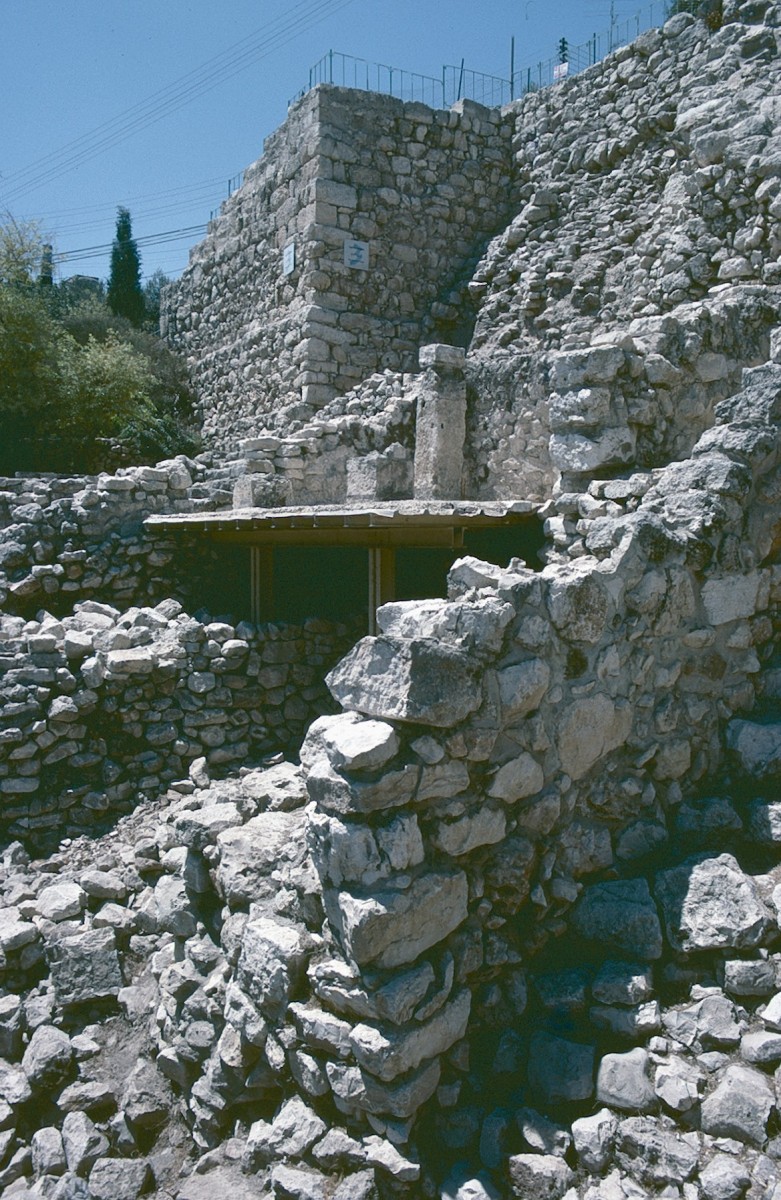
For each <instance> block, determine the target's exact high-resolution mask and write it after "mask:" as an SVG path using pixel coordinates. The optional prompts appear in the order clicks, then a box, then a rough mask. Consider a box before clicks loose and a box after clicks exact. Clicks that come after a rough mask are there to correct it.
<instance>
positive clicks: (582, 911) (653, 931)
mask: <svg viewBox="0 0 781 1200" xmlns="http://www.w3.org/2000/svg"><path fill="white" fill-rule="evenodd" d="M572 921H573V927H574V929H575V930H576V932H577V933H578V934H579V935H580V936H581V937H584V938H586V939H587V940H589V941H594V942H598V943H600V944H601V945H603V946H605V947H606V948H608V949H610V950H612V951H618V952H623V953H626V954H640V955H642V956H643V958H646V959H651V960H653V959H657V958H659V957H660V956H661V953H662V928H661V925H660V924H659V917H658V914H657V911H656V906H655V904H654V902H653V900H652V899H651V893H650V892H649V890H648V884H647V883H646V882H645V880H644V879H625V880H616V881H615V882H611V883H597V884H593V885H592V886H591V887H589V888H586V889H585V890H584V892H583V895H582V897H581V899H580V900H579V901H578V904H577V905H576V907H575V909H574V912H573V915H572Z"/></svg>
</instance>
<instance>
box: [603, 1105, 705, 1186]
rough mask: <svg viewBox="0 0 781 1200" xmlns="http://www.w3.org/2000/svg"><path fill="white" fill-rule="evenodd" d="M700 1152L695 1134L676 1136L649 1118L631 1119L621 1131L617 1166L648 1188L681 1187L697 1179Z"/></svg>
mask: <svg viewBox="0 0 781 1200" xmlns="http://www.w3.org/2000/svg"><path fill="white" fill-rule="evenodd" d="M698 1151H699V1144H698V1138H697V1134H696V1133H695V1134H692V1133H685V1134H682V1135H681V1134H678V1133H674V1132H672V1131H670V1130H667V1129H665V1128H664V1127H662V1126H660V1125H659V1124H658V1123H657V1122H656V1121H655V1120H653V1119H652V1118H649V1117H629V1118H628V1119H627V1120H625V1121H622V1122H621V1123H620V1125H619V1127H618V1135H617V1138H616V1159H617V1161H618V1164H619V1166H620V1167H621V1168H622V1170H624V1171H626V1172H627V1173H628V1174H629V1175H631V1176H633V1178H635V1179H636V1180H638V1182H639V1183H641V1184H643V1185H644V1186H646V1187H652V1188H658V1187H659V1186H660V1185H661V1186H664V1185H666V1184H672V1185H674V1186H677V1187H680V1185H681V1184H683V1183H685V1182H686V1180H688V1179H691V1177H692V1176H693V1175H694V1172H695V1171H696V1169H697V1163H698V1159H699V1153H698Z"/></svg>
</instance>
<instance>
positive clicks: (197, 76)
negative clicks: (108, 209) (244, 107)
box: [2, 0, 353, 204]
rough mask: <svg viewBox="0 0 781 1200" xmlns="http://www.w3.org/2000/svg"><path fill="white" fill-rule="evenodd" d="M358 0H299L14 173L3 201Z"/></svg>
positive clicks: (84, 159) (107, 146) (134, 130)
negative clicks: (281, 14) (283, 15)
mask: <svg viewBox="0 0 781 1200" xmlns="http://www.w3.org/2000/svg"><path fill="white" fill-rule="evenodd" d="M352 2H353V0H299V3H297V4H295V5H294V6H293V7H292V9H290V10H289V11H288V15H287V17H286V18H277V19H275V20H274V21H272V22H270V24H269V25H267V26H263V27H261V29H259V30H256V31H255V32H254V33H253V34H250V35H249V36H248V37H246V38H243V39H242V40H241V41H239V42H236V43H234V44H233V46H231V47H229V48H228V50H226V51H223V52H222V53H221V54H218V55H216V56H215V57H214V58H211V59H208V60H207V61H206V62H205V63H203V64H202V65H201V66H200V67H197V68H195V69H194V70H193V71H190V72H188V73H187V74H186V75H183V76H181V78H180V79H178V80H176V81H175V82H174V83H173V84H170V85H169V86H167V87H165V88H162V89H160V90H159V91H158V92H155V93H154V94H153V95H152V96H150V97H149V98H148V99H146V100H144V101H140V102H139V103H138V104H135V105H133V106H132V107H131V108H129V109H126V110H125V111H124V112H123V113H120V114H118V115H117V116H116V117H114V118H112V119H111V120H109V121H106V122H104V123H103V124H101V125H99V126H97V127H96V128H95V129H93V130H91V131H90V132H89V133H86V134H83V135H82V136H81V137H79V138H76V139H74V140H73V141H71V142H69V143H67V144H66V145H65V146H63V147H62V148H61V149H60V150H58V151H55V152H53V153H52V154H49V155H45V156H44V157H43V158H41V159H38V160H37V161H36V162H34V163H31V164H30V165H29V166H28V167H25V168H22V169H20V170H19V171H15V172H13V173H12V174H11V175H9V176H8V179H7V183H8V185H9V186H8V188H7V190H6V191H5V193H4V195H3V197H2V200H3V203H4V204H7V202H8V201H9V200H11V199H13V198H14V197H16V196H18V195H21V194H23V193H25V192H29V191H31V190H33V189H34V188H37V187H40V186H41V185H42V184H44V183H47V182H49V181H50V180H52V179H56V178H58V177H59V176H60V175H62V174H64V173H65V172H66V171H70V170H73V169H74V168H75V167H77V166H80V165H81V164H82V163H84V162H87V161H88V160H89V159H91V158H94V157H95V156H96V155H98V154H101V153H103V152H104V151H105V150H108V149H110V148H111V147H113V146H115V145H118V144H119V143H120V142H122V141H125V140H126V139H127V138H128V137H131V136H132V135H133V134H134V133H137V132H139V131H140V130H141V129H146V128H148V127H149V126H150V125H153V124H155V123H156V122H158V121H161V120H163V118H164V117H166V116H168V115H169V114H170V113H172V112H176V111H177V110H178V109H180V108H182V107H184V106H185V105H186V104H188V103H190V101H191V100H194V99H196V98H197V97H200V96H202V95H204V94H205V93H206V92H209V91H211V90H213V89H214V88H215V87H217V86H218V85H219V84H220V83H223V82H225V81H226V80H228V79H231V78H233V76H235V75H237V74H239V73H240V72H241V71H244V70H246V69H247V68H248V67H249V66H251V65H252V64H253V63H255V62H258V61H260V60H261V59H263V58H266V57H267V56H268V55H269V54H271V53H272V52H273V51H274V50H277V49H280V48H281V47H282V46H285V45H287V44H288V42H290V41H292V40H293V39H294V38H295V37H296V36H298V34H299V33H300V32H302V30H305V29H307V28H310V27H311V26H312V25H314V24H317V23H318V22H320V21H322V20H325V18H326V17H329V16H332V15H333V14H334V13H336V12H339V11H340V10H341V9H343V8H346V7H347V5H348V4H351V3H352ZM275 27H276V28H275Z"/></svg>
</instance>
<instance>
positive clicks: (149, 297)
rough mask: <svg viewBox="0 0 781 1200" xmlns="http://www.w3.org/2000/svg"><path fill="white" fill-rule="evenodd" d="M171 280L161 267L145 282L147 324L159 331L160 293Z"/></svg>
mask: <svg viewBox="0 0 781 1200" xmlns="http://www.w3.org/2000/svg"><path fill="white" fill-rule="evenodd" d="M170 282H171V280H170V279H169V278H168V276H167V275H166V273H165V271H162V270H161V269H160V268H159V267H158V268H157V270H156V271H154V272H153V273H152V274H151V275H150V276H149V278H148V279H147V281H146V283H145V284H144V309H145V311H146V321H145V325H146V326H147V328H148V329H152V330H154V332H155V333H157V331H158V329H159V328H160V293H161V292H162V290H163V288H164V287H165V286H166V284H168V283H170Z"/></svg>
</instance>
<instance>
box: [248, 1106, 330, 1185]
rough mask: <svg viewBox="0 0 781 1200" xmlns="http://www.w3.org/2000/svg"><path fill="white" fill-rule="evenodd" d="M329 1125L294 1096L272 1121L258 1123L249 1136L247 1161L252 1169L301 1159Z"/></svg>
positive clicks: (253, 1126) (256, 1122) (254, 1125)
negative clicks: (278, 1161) (283, 1160)
mask: <svg viewBox="0 0 781 1200" xmlns="http://www.w3.org/2000/svg"><path fill="white" fill-rule="evenodd" d="M325 1131H326V1124H325V1122H324V1121H322V1120H321V1119H320V1117H318V1115H317V1113H315V1112H313V1110H312V1109H311V1108H309V1107H308V1105H306V1104H304V1102H303V1100H301V1099H299V1097H297V1096H294V1097H293V1098H292V1099H291V1100H288V1101H287V1102H286V1103H285V1104H283V1105H282V1107H281V1108H280V1110H279V1112H278V1113H277V1115H276V1116H275V1118H274V1120H273V1121H272V1122H268V1121H255V1123H254V1124H253V1125H252V1126H251V1128H250V1131H249V1135H248V1137H247V1148H246V1151H245V1162H246V1164H247V1166H248V1168H249V1169H251V1170H257V1168H258V1166H262V1165H265V1164H266V1163H270V1162H273V1161H274V1160H275V1159H279V1158H301V1156H302V1155H303V1154H304V1152H305V1151H306V1150H308V1149H309V1147H310V1146H312V1145H314V1143H315V1142H316V1141H317V1140H318V1139H319V1138H321V1137H322V1136H323V1134H324V1133H325Z"/></svg>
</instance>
